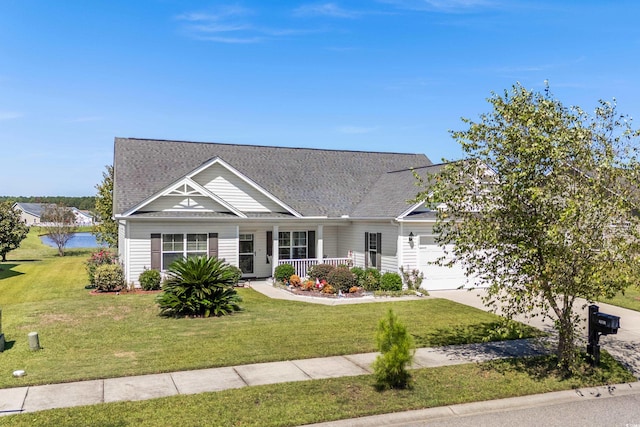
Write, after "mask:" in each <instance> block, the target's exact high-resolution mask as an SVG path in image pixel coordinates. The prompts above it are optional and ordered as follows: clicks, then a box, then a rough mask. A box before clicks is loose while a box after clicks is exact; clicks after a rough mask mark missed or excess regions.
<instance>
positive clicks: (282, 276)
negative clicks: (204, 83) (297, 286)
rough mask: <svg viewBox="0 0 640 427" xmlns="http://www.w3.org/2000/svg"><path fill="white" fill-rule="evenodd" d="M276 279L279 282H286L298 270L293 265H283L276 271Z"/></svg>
mask: <svg viewBox="0 0 640 427" xmlns="http://www.w3.org/2000/svg"><path fill="white" fill-rule="evenodd" d="M274 274H275V276H276V277H275V279H276V280H277V281H278V282H284V281H286V280H288V279H289V277H291V276H292V275H294V274H296V270H295V269H294V268H293V265H291V264H282V265H279V266H277V267H276V271H275V273H274Z"/></svg>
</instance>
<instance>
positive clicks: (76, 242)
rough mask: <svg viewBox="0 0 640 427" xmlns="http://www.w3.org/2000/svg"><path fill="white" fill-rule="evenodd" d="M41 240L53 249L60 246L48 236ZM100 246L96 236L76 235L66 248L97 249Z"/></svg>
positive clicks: (89, 234)
mask: <svg viewBox="0 0 640 427" xmlns="http://www.w3.org/2000/svg"><path fill="white" fill-rule="evenodd" d="M40 240H42V243H44V244H45V245H48V246H51V247H53V248H57V247H58V246H57V245H56V244H55V242H54V241H53V240H51V238H50V237H49V236H47V235H46V234H45V235H44V236H40ZM99 246H100V245H99V244H98V241H97V240H96V236H94V235H93V234H91V233H74V234H73V236H71V239H69V241H68V242H67V244H66V245H65V248H67V249H71V248H97V247H99Z"/></svg>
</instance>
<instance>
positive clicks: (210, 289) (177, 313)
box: [156, 256, 242, 317]
mask: <svg viewBox="0 0 640 427" xmlns="http://www.w3.org/2000/svg"><path fill="white" fill-rule="evenodd" d="M235 274H236V272H235V270H234V269H232V268H231V266H230V265H229V264H226V263H225V262H224V261H222V260H220V259H218V258H213V257H212V258H209V257H206V256H201V257H189V258H180V259H177V260H175V261H174V262H173V263H171V265H170V266H169V271H168V272H167V280H166V281H165V282H164V284H163V285H162V290H163V291H164V292H163V293H161V294H160V295H158V297H157V298H156V302H157V303H158V305H159V306H160V314H161V315H163V316H169V317H182V316H199V317H210V316H223V315H226V314H231V313H232V312H234V311H239V310H241V308H240V306H239V304H238V303H239V302H241V301H242V299H241V298H240V296H239V295H238V294H237V292H236V290H235V289H234V288H233V285H234V282H233V280H234V277H235Z"/></svg>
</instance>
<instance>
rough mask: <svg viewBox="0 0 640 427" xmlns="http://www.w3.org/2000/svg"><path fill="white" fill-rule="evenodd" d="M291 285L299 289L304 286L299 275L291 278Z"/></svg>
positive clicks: (293, 275)
mask: <svg viewBox="0 0 640 427" xmlns="http://www.w3.org/2000/svg"><path fill="white" fill-rule="evenodd" d="M289 284H290V285H291V286H295V287H296V288H297V287H299V286H300V285H301V284H302V280H300V276H298V275H297V274H292V275H291V277H289Z"/></svg>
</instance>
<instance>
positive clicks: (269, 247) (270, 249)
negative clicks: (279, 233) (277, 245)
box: [267, 231, 273, 256]
mask: <svg viewBox="0 0 640 427" xmlns="http://www.w3.org/2000/svg"><path fill="white" fill-rule="evenodd" d="M271 255H273V231H267V256H271Z"/></svg>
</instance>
